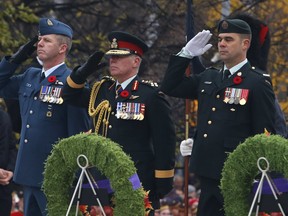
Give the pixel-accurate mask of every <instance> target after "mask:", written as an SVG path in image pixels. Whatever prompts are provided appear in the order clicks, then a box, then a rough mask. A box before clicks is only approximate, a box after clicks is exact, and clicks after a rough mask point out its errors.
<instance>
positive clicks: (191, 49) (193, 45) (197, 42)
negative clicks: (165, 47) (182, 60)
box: [184, 30, 212, 56]
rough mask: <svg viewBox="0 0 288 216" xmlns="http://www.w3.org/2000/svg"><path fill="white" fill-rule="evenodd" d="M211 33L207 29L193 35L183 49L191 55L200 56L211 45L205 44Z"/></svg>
mask: <svg viewBox="0 0 288 216" xmlns="http://www.w3.org/2000/svg"><path fill="white" fill-rule="evenodd" d="M211 36H212V34H211V33H210V31H209V30H203V31H202V32H199V33H198V34H197V35H196V36H194V37H193V38H192V39H191V40H190V41H188V43H187V44H186V46H185V47H184V51H185V52H187V53H189V55H191V56H200V55H202V54H204V53H205V52H206V51H207V50H209V49H210V48H211V47H212V44H207V43H208V41H209V40H210V38H211Z"/></svg>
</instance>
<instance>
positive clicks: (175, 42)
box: [0, 0, 288, 164]
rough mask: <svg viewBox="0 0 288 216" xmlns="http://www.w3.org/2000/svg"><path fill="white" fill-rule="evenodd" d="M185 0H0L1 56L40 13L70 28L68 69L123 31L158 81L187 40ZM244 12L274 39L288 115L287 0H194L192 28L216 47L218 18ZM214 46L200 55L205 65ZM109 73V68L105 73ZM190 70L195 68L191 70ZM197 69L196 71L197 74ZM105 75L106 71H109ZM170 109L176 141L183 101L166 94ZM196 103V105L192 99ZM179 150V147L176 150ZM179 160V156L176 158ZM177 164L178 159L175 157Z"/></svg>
mask: <svg viewBox="0 0 288 216" xmlns="http://www.w3.org/2000/svg"><path fill="white" fill-rule="evenodd" d="M186 4H187V0H186V1H184V0H144V1H143V0H133V1H131V0H81V1H80V0H78V1H77V0H54V1H53V0H45V1H44V0H23V1H19V0H9V1H8V0H2V1H1V4H0V9H1V10H0V28H1V33H0V56H1V57H3V56H4V55H7V54H12V53H13V52H14V51H16V50H17V49H18V47H19V46H20V45H21V44H23V43H25V42H26V41H27V40H28V39H29V38H32V37H33V36H34V35H36V34H37V25H38V19H39V18H40V17H55V18H57V19H59V20H61V21H63V22H66V23H68V24H69V25H71V26H72V28H73V30H74V40H73V42H74V43H73V47H72V50H71V52H70V55H69V58H68V61H67V63H68V65H69V66H70V67H72V68H73V67H74V66H77V65H78V64H82V63H83V62H84V61H85V60H86V59H87V57H88V56H89V55H90V54H92V53H93V52H94V51H95V50H102V51H105V50H107V49H108V47H109V44H108V42H107V38H106V35H107V33H108V32H110V31H112V30H124V31H128V32H130V33H133V34H136V35H138V36H139V37H141V38H143V39H144V40H145V41H146V42H147V43H148V44H149V46H150V50H149V51H148V53H147V54H146V55H145V57H144V62H143V63H144V64H143V66H142V68H141V73H140V75H141V76H142V77H143V78H144V79H152V80H154V81H156V82H161V80H162V78H163V75H164V73H165V70H166V67H167V63H168V60H169V56H170V55H171V54H174V53H177V52H178V51H179V50H180V49H181V48H182V47H183V45H184V44H185V42H186V27H185V26H186V14H187V13H186V10H187V9H186ZM240 11H241V12H248V13H250V14H253V15H255V16H257V17H258V18H260V19H262V20H263V21H265V22H266V23H267V24H268V26H269V29H270V34H271V38H272V43H271V45H272V46H271V49H270V56H269V63H268V68H269V69H268V72H269V73H270V74H271V76H272V77H273V83H274V88H275V91H276V93H277V96H278V99H279V101H280V103H281V106H282V109H283V110H284V112H285V113H286V119H287V118H288V100H287V94H288V93H287V92H288V91H287V86H288V85H287V84H288V78H287V70H288V69H287V68H288V54H287V50H288V39H287V33H288V27H287V26H288V18H287V14H288V3H287V1H286V0H279V1H273V0H231V1H223V0H218V1H215V0H208V1H201V0H194V1H193V18H194V19H193V20H194V28H195V32H198V31H201V30H202V29H209V30H211V31H212V32H213V34H214V36H213V38H212V41H213V44H215V45H216V41H217V38H216V26H217V23H218V21H219V20H220V19H221V18H223V17H225V16H227V15H229V14H233V13H237V12H240ZM216 49H217V46H214V48H213V49H211V50H209V52H208V53H207V54H205V55H204V56H203V57H202V59H201V60H202V62H203V63H204V64H205V66H210V65H212V63H211V58H212V57H213V55H214V54H215V52H216ZM106 72H107V71H106ZM192 72H193V71H192ZM195 72H196V71H194V73H195ZM107 73H108V72H107ZM169 100H170V101H171V104H172V107H173V115H174V119H175V121H176V125H177V127H176V130H177V134H178V138H179V141H180V140H182V139H184V125H185V124H184V121H185V116H184V113H185V101H184V100H180V99H175V98H169ZM193 103H194V105H195V104H197V103H195V101H194V102H193ZM191 111H193V115H191V116H190V117H191V119H190V124H191V130H190V134H191V133H193V127H194V126H195V122H196V117H195V115H194V114H195V106H192V107H191ZM176 151H177V152H178V148H177V149H176ZM179 158H182V157H179ZM179 164H181V161H180V160H179Z"/></svg>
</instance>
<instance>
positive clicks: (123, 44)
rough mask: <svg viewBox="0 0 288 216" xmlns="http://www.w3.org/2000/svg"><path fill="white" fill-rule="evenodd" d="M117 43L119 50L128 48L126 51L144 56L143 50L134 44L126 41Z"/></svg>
mask: <svg viewBox="0 0 288 216" xmlns="http://www.w3.org/2000/svg"><path fill="white" fill-rule="evenodd" d="M117 43H118V49H125V48H126V49H129V50H132V51H134V52H135V54H137V55H139V56H142V55H143V50H142V49H141V48H140V47H139V46H137V45H135V44H133V43H129V42H126V41H117Z"/></svg>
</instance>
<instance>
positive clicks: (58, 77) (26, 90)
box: [0, 57, 91, 187]
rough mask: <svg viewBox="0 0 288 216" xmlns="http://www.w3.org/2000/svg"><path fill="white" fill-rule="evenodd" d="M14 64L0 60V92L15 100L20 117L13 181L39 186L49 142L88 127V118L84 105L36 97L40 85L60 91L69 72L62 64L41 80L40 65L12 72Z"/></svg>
mask: <svg viewBox="0 0 288 216" xmlns="http://www.w3.org/2000/svg"><path fill="white" fill-rule="evenodd" d="M16 68H17V65H16V64H12V63H9V62H8V61H7V60H6V57H4V58H3V59H2V61H1V63H0V96H1V97H3V98H10V99H18V100H19V104H20V113H21V119H22V125H21V137H20V145H19V150H18V155H17V161H16V167H15V171H14V181H15V182H16V183H18V184H22V185H27V186H35V187H41V185H42V182H43V171H44V162H45V160H46V159H47V157H48V155H49V153H50V152H51V150H52V145H53V144H54V143H56V141H58V140H59V139H61V138H65V137H69V136H71V135H75V134H77V133H80V132H83V131H87V130H89V127H90V126H91V125H90V120H89V118H88V115H87V112H86V110H85V109H82V108H77V107H73V106H70V105H68V104H67V103H65V102H64V103H61V104H60V103H58V104H57V103H56V102H55V98H57V96H55V97H54V99H53V100H52V101H50V102H49V101H47V102H43V101H42V100H40V98H39V95H40V92H41V88H42V86H48V87H53V89H54V92H55V93H56V92H58V93H59V92H60V95H61V89H62V87H63V84H64V82H66V77H67V76H68V75H69V74H70V72H71V70H70V69H68V68H67V67H66V65H61V66H60V67H58V68H57V69H56V70H55V71H54V72H52V74H51V75H50V76H49V77H51V78H49V77H48V79H47V78H46V79H44V80H43V81H42V82H41V83H40V75H41V69H39V68H28V69H27V70H26V71H25V72H24V73H23V74H21V75H17V76H12V75H13V74H14V72H15V70H16ZM48 80H49V81H50V82H49V81H48ZM56 83H57V84H56ZM42 90H43V89H42ZM51 94H52V93H51ZM50 99H51V98H50Z"/></svg>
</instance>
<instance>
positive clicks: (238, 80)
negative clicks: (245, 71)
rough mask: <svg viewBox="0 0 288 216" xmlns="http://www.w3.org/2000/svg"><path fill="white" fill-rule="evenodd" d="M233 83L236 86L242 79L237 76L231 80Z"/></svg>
mask: <svg viewBox="0 0 288 216" xmlns="http://www.w3.org/2000/svg"><path fill="white" fill-rule="evenodd" d="M233 82H234V84H236V85H238V84H240V83H241V82H242V77H241V76H239V75H238V74H237V76H235V77H234V78H233Z"/></svg>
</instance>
